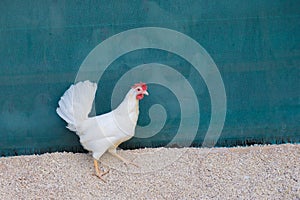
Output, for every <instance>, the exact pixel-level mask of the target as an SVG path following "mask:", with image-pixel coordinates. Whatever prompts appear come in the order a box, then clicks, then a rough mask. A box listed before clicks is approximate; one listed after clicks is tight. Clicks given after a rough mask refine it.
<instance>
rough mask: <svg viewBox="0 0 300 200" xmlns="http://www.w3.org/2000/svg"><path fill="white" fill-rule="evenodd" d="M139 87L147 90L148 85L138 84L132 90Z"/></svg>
mask: <svg viewBox="0 0 300 200" xmlns="http://www.w3.org/2000/svg"><path fill="white" fill-rule="evenodd" d="M137 87H141V88H142V89H143V90H147V85H146V83H143V82H140V83H136V84H134V85H133V86H132V88H137Z"/></svg>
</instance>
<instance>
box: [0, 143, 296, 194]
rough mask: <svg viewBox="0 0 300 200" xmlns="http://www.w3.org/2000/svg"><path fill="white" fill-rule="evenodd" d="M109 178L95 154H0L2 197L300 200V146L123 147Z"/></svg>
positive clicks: (108, 159)
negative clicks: (97, 171) (98, 172)
mask: <svg viewBox="0 0 300 200" xmlns="http://www.w3.org/2000/svg"><path fill="white" fill-rule="evenodd" d="M119 153H120V155H122V156H123V157H125V158H128V159H129V160H132V161H133V162H135V163H136V164H138V165H139V166H140V168H136V167H135V166H125V165H124V164H123V163H121V161H119V160H117V159H116V158H114V157H111V155H109V154H105V155H104V157H103V158H101V161H102V164H100V165H101V166H102V167H103V168H104V169H107V165H108V166H110V172H109V174H107V175H106V176H105V177H104V178H105V179H106V180H107V183H104V182H102V181H101V180H100V179H98V178H97V177H96V176H93V174H94V166H93V160H92V157H91V155H89V154H81V153H76V154H74V153H51V154H49V153H46V154H43V155H31V156H16V157H2V158H0V199H300V145H299V144H297V145H296V144H284V145H268V146H252V147H238V148H213V149H203V148H182V149H175V148H174V149H169V148H158V149H139V150H131V151H123V150H120V151H119Z"/></svg>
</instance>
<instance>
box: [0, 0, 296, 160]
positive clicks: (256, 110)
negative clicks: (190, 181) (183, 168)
mask: <svg viewBox="0 0 300 200" xmlns="http://www.w3.org/2000/svg"><path fill="white" fill-rule="evenodd" d="M299 6H300V2H299V1H276V0H275V1H274V0H272V1H270V0H263V1H242V2H238V1H223V2H222V1H204V0H200V1H196V0H195V1H193V0H192V1H180V0H176V1H160V0H158V1H121V2H117V1H113V2H112V1H91V0H89V1H50V0H49V1H31V0H28V1H16V0H10V1H6V0H3V1H1V2H0V11H1V12H0V13H1V14H0V15H1V17H0V44H1V45H0V56H1V59H0V90H1V93H0V105H1V106H0V153H1V155H15V154H31V153H40V152H47V151H57V150H59V151H61V150H73V151H82V149H81V147H80V144H79V141H78V138H77V136H76V135H75V134H73V133H71V132H69V131H67V129H66V128H65V125H66V124H65V122H64V121H62V120H61V119H60V118H59V117H58V115H57V114H56V113H55V109H56V107H57V102H58V100H59V98H60V96H61V95H62V94H63V93H64V91H65V90H66V89H67V88H68V87H69V86H70V84H72V83H74V82H75V81H78V80H81V79H90V80H94V81H97V82H98V87H99V91H98V92H97V94H96V100H95V112H96V113H97V114H102V113H105V112H108V111H110V110H111V109H112V108H114V107H115V106H116V105H117V104H118V103H119V102H120V101H121V99H122V98H123V97H124V95H125V94H126V92H127V90H128V89H129V88H130V85H126V84H131V82H133V81H135V80H137V81H143V80H145V79H146V81H147V82H148V84H149V92H150V94H151V95H150V96H149V97H146V98H145V99H144V100H143V101H142V102H141V105H140V113H141V114H140V119H139V122H138V124H139V126H140V127H138V128H137V133H136V138H133V139H132V140H130V141H128V142H126V143H124V144H123V145H122V147H123V148H136V147H144V146H148V147H151V146H182V145H193V146H202V145H203V142H204V141H205V145H206V146H213V145H215V144H216V145H217V146H231V145H245V144H253V143H282V142H299V141H300V84H299V75H300V41H299V35H300V26H299V25H300V10H299ZM142 27H144V28H142ZM145 27H153V28H151V29H147V28H145ZM141 28H142V29H141ZM105 45H106V46H105ZM97 53H99V54H97ZM100 53H101V54H100ZM110 61H111V62H110ZM91 63H93V65H91ZM89 70H90V71H89ZM124 74H126V76H125V75H124ZM124 77H125V78H124ZM125 83H126V84H125ZM180 88H181V89H180ZM224 113H225V114H226V115H224ZM199 117H200V118H199ZM182 123H184V124H183V125H182ZM145 126H146V127H145ZM178 130H179V131H178ZM178 132H180V134H178ZM174 138H175V139H174Z"/></svg>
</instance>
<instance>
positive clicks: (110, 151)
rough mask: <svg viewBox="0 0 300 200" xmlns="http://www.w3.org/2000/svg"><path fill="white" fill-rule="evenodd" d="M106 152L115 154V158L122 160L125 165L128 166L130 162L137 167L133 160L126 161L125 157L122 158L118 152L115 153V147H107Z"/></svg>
mask: <svg viewBox="0 0 300 200" xmlns="http://www.w3.org/2000/svg"><path fill="white" fill-rule="evenodd" d="M108 152H109V153H110V154H111V155H113V156H115V157H116V158H118V159H120V160H122V161H123V162H124V163H125V165H126V166H128V165H129V164H131V165H134V166H136V167H139V166H138V165H137V164H135V163H133V162H131V161H128V160H127V159H125V158H123V157H122V156H120V155H119V154H117V152H116V149H109V150H108Z"/></svg>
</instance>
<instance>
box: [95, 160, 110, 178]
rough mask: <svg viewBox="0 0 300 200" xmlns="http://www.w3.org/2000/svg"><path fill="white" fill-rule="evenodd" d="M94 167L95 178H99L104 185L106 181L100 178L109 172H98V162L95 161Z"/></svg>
mask: <svg viewBox="0 0 300 200" xmlns="http://www.w3.org/2000/svg"><path fill="white" fill-rule="evenodd" d="M94 166H95V170H96V176H97V177H98V178H100V179H101V180H102V181H103V182H105V183H106V181H105V180H104V179H103V178H102V176H104V175H105V174H107V173H108V172H109V170H107V171H106V172H103V173H101V172H100V170H99V166H98V160H96V159H94Z"/></svg>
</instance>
